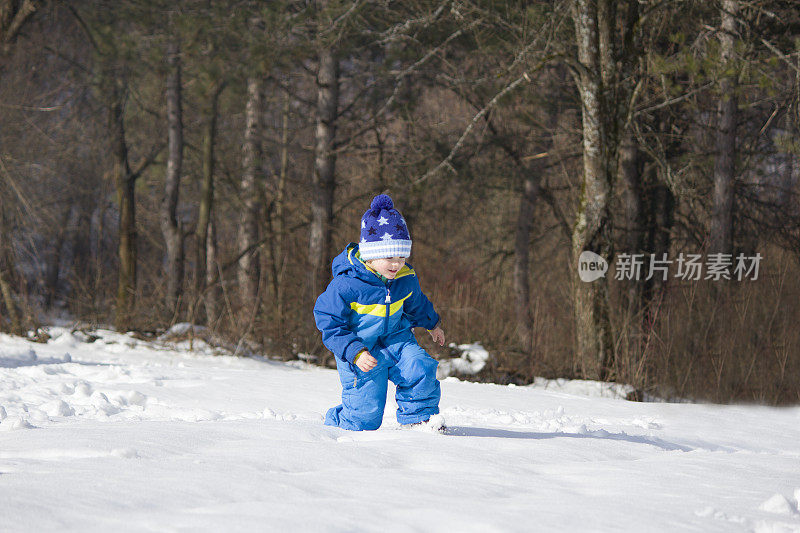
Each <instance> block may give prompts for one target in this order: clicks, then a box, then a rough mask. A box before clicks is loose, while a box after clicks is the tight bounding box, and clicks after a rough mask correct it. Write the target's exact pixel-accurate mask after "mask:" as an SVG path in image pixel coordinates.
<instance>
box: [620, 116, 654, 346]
mask: <svg viewBox="0 0 800 533" xmlns="http://www.w3.org/2000/svg"><path fill="white" fill-rule="evenodd" d="M619 173H620V178H621V179H620V181H621V182H622V184H623V185H624V187H625V221H624V224H625V226H624V235H625V238H624V243H625V250H624V252H625V253H629V254H638V253H646V252H648V251H650V252H652V250H645V249H644V248H645V247H644V230H645V220H644V210H643V209H644V206H643V205H642V204H643V199H644V198H643V197H644V194H645V193H644V187H643V183H642V181H643V180H642V177H643V176H642V165H641V158H640V156H639V149H638V147H637V146H636V141H635V140H634V138H633V133H632V132H630V131H628V132H626V133H625V135H624V137H623V139H622V142H621V144H620V150H619ZM625 283H627V284H628V286H627V290H626V291H625V309H626V316H627V317H628V318H630V319H631V325H632V326H634V327H635V324H636V323H637V320H636V319H635V317H637V316H638V314H639V313H640V311H641V309H642V305H643V303H644V302H643V301H642V294H643V293H642V283H641V280H632V281H627V282H625ZM631 333H632V334H633V335H636V334H637V333H638V332H637V331H635V330H634V331H632V332H631Z"/></svg>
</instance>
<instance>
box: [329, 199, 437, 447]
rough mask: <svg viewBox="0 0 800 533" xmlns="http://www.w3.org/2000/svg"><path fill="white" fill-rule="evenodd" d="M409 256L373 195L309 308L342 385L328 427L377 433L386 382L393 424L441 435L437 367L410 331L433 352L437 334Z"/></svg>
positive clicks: (391, 213)
mask: <svg viewBox="0 0 800 533" xmlns="http://www.w3.org/2000/svg"><path fill="white" fill-rule="evenodd" d="M410 254H411V236H410V235H409V233H408V228H407V226H406V221H405V219H404V218H403V217H402V216H401V215H400V213H399V212H398V211H397V210H396V209H394V204H393V202H392V199H391V198H389V197H388V196H387V195H385V194H379V195H378V196H376V197H375V198H373V200H372V202H371V204H370V208H369V209H367V211H366V213H364V216H362V217H361V241H360V242H359V243H358V244H355V243H350V244H348V245H347V247H346V248H345V250H344V251H343V252H342V253H341V254H339V256H338V257H336V259H334V260H333V280H332V281H331V282H330V284H329V285H328V288H327V289H326V290H325V292H323V293H322V294H321V295H320V296H319V298H317V302H316V304H315V305H314V319H315V320H316V323H317V328H319V330H320V331H321V332H322V342H323V343H324V344H325V346H327V347H328V349H330V350H331V351H332V352H333V354H334V355H335V356H336V366H337V368H338V370H339V377H340V379H341V382H342V403H341V404H340V405H337V406H336V407H332V408H331V409H329V410H328V413H327V415H326V416H325V424H327V425H329V426H339V427H340V428H344V429H350V430H356V431H360V430H365V429H369V430H372V429H378V428H379V427H380V425H381V421H382V420H383V410H384V407H385V404H386V390H387V387H388V380H390V379H391V380H392V382H393V383H394V384H395V385H396V387H397V393H396V399H397V406H398V407H397V421H398V422H399V423H400V424H403V425H427V426H429V427H430V428H431V429H433V430H437V431H442V430H443V429H444V421H443V419H442V417H441V416H440V415H438V413H439V398H440V396H441V390H440V388H439V381H438V380H437V379H436V367H437V366H438V364H439V363H438V362H437V361H436V360H435V359H433V358H432V357H431V356H430V355H428V353H427V352H425V350H423V349H422V347H420V345H419V344H417V341H416V339H415V338H414V333H413V332H412V329H413V328H415V327H423V328H425V329H427V330H428V332H429V333H430V335H431V337H432V338H433V340H434V342H436V343H438V344H439V345H440V346H444V331H442V328H441V327H440V326H439V315H438V314H437V313H436V311H434V309H433V305H432V304H431V302H430V301H429V300H428V298H427V297H426V296H425V295H424V294H423V293H422V289H420V286H419V280H418V279H417V275H416V273H415V272H414V269H413V268H411V265H407V264H406V263H405V261H406V258H408V256H409V255H410ZM434 415H436V416H434Z"/></svg>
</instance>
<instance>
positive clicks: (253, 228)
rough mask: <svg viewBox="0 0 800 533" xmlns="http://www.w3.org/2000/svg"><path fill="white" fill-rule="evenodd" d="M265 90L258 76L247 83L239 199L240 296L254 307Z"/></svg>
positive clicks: (246, 303)
mask: <svg viewBox="0 0 800 533" xmlns="http://www.w3.org/2000/svg"><path fill="white" fill-rule="evenodd" d="M262 107H263V86H262V82H261V79H260V78H259V77H258V76H251V77H249V78H248V79H247V109H246V112H245V114H246V118H245V121H246V124H245V133H244V145H243V148H242V167H243V170H242V180H241V187H240V191H239V193H240V196H241V200H242V211H241V216H240V222H239V237H238V245H239V250H240V251H241V254H242V255H241V257H240V258H239V265H238V270H237V280H238V282H239V296H240V298H241V301H242V303H243V304H245V305H247V306H248V307H252V305H253V304H254V302H256V300H257V298H258V280H259V276H260V273H259V250H258V244H259V212H260V211H261V203H262V202H261V187H259V186H258V184H257V175H258V169H259V168H260V166H261V149H260V146H261V141H260V137H261V114H262Z"/></svg>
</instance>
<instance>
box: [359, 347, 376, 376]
mask: <svg viewBox="0 0 800 533" xmlns="http://www.w3.org/2000/svg"><path fill="white" fill-rule="evenodd" d="M355 363H356V366H357V367H358V368H360V369H361V370H362V371H364V372H369V371H370V370H372V369H373V368H375V365H377V364H378V360H377V359H375V358H374V357H372V355H371V354H370V353H369V352H368V351H367V350H364V351H363V352H361V353H359V354H358V355H357V356H356V360H355Z"/></svg>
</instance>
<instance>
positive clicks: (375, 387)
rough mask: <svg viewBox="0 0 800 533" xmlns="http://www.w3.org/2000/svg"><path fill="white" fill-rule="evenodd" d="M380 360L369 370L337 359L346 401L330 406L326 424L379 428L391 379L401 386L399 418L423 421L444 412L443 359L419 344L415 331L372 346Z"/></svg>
mask: <svg viewBox="0 0 800 533" xmlns="http://www.w3.org/2000/svg"><path fill="white" fill-rule="evenodd" d="M370 354H372V356H373V357H375V359H377V360H378V364H377V365H376V366H375V368H373V369H372V370H370V371H369V372H363V371H362V370H361V369H360V368H358V367H357V366H356V365H354V364H353V365H351V364H349V363H347V362H344V361H340V360H338V359H337V361H336V365H337V368H338V370H339V378H340V380H341V382H342V403H341V404H340V405H337V406H336V407H332V408H330V409H329V410H328V413H327V415H326V416H325V424H326V425H328V426H339V427H340V428H343V429H349V430H353V431H361V430H373V429H378V428H379V427H380V426H381V422H382V421H383V410H384V407H385V406H386V392H387V388H388V385H389V382H388V380H390V379H391V380H392V383H394V384H395V386H396V389H397V390H396V394H395V399H396V400H397V421H398V422H399V423H400V424H413V423H415V422H423V421H425V420H427V419H429V418H430V417H431V416H433V415H435V414H437V413H438V412H439V398H440V397H441V395H442V393H441V388H440V386H439V381H438V380H437V379H436V367H437V366H439V362H438V361H436V359H434V358H433V357H431V356H430V355H428V353H427V352H426V351H425V350H423V349H422V347H421V346H420V345H419V344H417V341H416V339H414V335H413V334H411V332H408V335H402V336H401V338H400V339H399V340H397V341H393V342H391V343H389V342H387V345H386V346H385V347H382V346H380V345H377V346H375V347H374V348H373V349H372V350H370Z"/></svg>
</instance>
